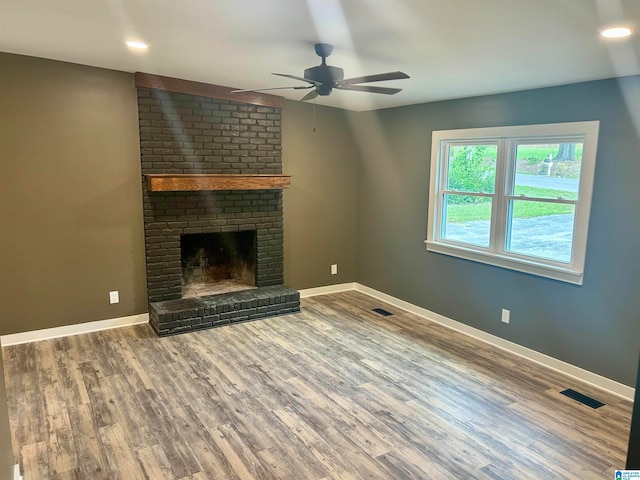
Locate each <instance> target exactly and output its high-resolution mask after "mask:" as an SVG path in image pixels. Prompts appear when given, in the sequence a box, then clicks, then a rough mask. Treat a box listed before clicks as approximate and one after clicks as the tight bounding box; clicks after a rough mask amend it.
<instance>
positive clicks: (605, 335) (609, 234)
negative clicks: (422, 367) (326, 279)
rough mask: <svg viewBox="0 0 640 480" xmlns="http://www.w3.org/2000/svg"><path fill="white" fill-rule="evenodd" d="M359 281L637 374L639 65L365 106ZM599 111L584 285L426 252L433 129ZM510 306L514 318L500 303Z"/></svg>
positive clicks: (558, 353)
mask: <svg viewBox="0 0 640 480" xmlns="http://www.w3.org/2000/svg"><path fill="white" fill-rule="evenodd" d="M359 119H360V122H358V124H357V125H358V127H359V128H358V130H357V133H356V140H357V142H358V144H359V146H360V150H361V162H360V164H359V167H358V188H357V191H358V206H357V208H358V212H357V213H358V245H357V247H358V248H357V269H358V270H357V279H358V282H360V283H362V284H365V285H367V286H369V287H372V288H375V289H377V290H381V291H383V292H385V293H388V294H390V295H393V296H395V297H398V298H401V299H403V300H406V301H408V302H411V303H413V304H415V305H418V306H421V307H423V308H426V309H428V310H431V311H433V312H436V313H439V314H441V315H445V316H447V317H449V318H452V319H454V320H457V321H460V322H463V323H465V324H467V325H470V326H472V327H475V328H478V329H481V330H483V331H486V332H489V333H491V334H494V335H497V336H499V337H502V338H505V339H507V340H510V341H513V342H516V343H518V344H520V345H524V346H526V347H529V348H532V349H534V350H537V351H539V352H542V353H545V354H547V355H551V356H553V357H555V358H558V359H561V360H564V361H566V362H569V363H571V364H574V365H577V366H579V367H582V368H585V369H587V370H590V371H592V372H595V373H598V374H601V375H603V376H605V377H608V378H611V379H613V380H616V381H619V382H622V383H624V384H627V385H634V382H635V370H636V366H637V358H638V351H639V349H640V253H639V252H638V245H639V241H638V239H639V238H640V227H639V225H640V221H639V219H640V213H639V211H638V210H639V207H640V189H639V188H638V181H639V180H640V136H639V128H640V76H639V77H627V78H624V79H619V80H615V79H614V80H604V81H597V82H588V83H582V84H575V85H569V86H562V87H555V88H547V89H540V90H531V91H525V92H517V93H511V94H504V95H494V96H486V97H477V98H469V99H462V100H453V101H445V102H437V103H430V104H424V105H415V106H410V107H401V108H395V109H387V110H382V111H378V112H367V113H363V114H361V115H360V117H359ZM582 120H600V136H599V145H598V156H597V164H596V172H595V183H594V193H593V201H592V209H591V221H590V229H589V240H588V246H587V258H586V266H585V279H584V285H582V286H576V285H569V284H566V283H562V282H558V281H554V280H549V279H543V278H539V277H535V276H531V275H527V274H523V273H517V272H513V271H509V270H505V269H501V268H497V267H491V266H487V265H482V264H478V263H474V262H470V261H466V260H461V259H457V258H453V257H447V256H443V255H439V254H436V253H432V252H427V251H426V250H425V246H424V243H423V241H424V240H425V238H426V219H427V204H428V187H429V164H430V149H431V132H432V131H433V130H442V129H454V128H472V127H485V126H499V125H520V124H536V123H553V122H572V121H582ZM501 308H507V309H509V310H511V323H510V324H509V325H506V324H503V323H501V322H500V310H501Z"/></svg>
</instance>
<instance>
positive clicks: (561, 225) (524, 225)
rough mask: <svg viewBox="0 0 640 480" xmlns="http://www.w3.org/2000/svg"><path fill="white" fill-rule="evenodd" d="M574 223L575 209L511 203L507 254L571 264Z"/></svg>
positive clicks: (540, 204) (556, 205)
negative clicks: (511, 253)
mask: <svg viewBox="0 0 640 480" xmlns="http://www.w3.org/2000/svg"><path fill="white" fill-rule="evenodd" d="M574 220H575V206H574V205H566V204H559V203H548V202H532V201H529V200H512V201H511V217H510V218H509V219H508V221H509V226H508V235H507V245H506V248H505V250H507V251H509V252H513V253H519V254H522V255H527V256H531V257H538V258H546V259H548V260H553V261H556V262H564V263H570V262H571V246H572V243H573V223H574Z"/></svg>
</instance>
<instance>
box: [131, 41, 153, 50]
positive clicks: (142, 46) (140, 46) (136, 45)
mask: <svg viewBox="0 0 640 480" xmlns="http://www.w3.org/2000/svg"><path fill="white" fill-rule="evenodd" d="M127 47H130V48H135V49H138V50H146V49H147V48H149V45H147V44H146V43H143V42H134V41H128V42H127Z"/></svg>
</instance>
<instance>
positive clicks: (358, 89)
mask: <svg viewBox="0 0 640 480" xmlns="http://www.w3.org/2000/svg"><path fill="white" fill-rule="evenodd" d="M333 88H337V89H338V90H351V91H354V92H369V93H382V94H384V95H394V94H396V93H398V92H401V91H402V89H401V88H389V87H370V86H368V85H336V86H335V87H333Z"/></svg>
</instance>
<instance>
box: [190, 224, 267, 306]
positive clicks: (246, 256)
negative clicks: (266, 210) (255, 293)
mask: <svg viewBox="0 0 640 480" xmlns="http://www.w3.org/2000/svg"><path fill="white" fill-rule="evenodd" d="M255 244H256V232H255V230H249V231H242V232H222V233H195V234H185V235H181V236H180V261H181V264H182V298H190V297H199V296H202V295H216V294H219V293H228V292H236V291H240V290H247V289H250V288H256V252H255Z"/></svg>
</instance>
